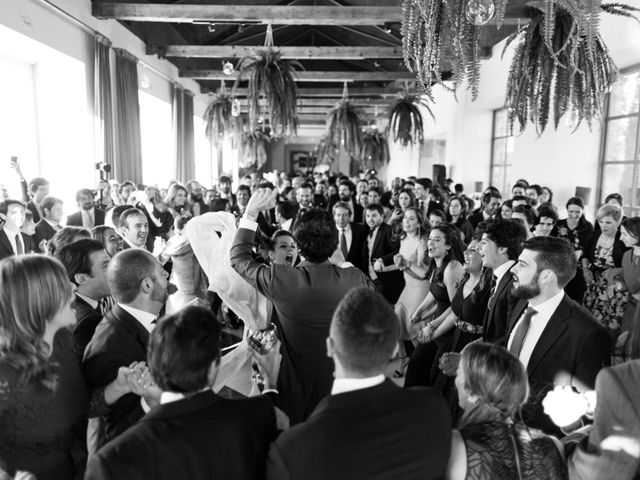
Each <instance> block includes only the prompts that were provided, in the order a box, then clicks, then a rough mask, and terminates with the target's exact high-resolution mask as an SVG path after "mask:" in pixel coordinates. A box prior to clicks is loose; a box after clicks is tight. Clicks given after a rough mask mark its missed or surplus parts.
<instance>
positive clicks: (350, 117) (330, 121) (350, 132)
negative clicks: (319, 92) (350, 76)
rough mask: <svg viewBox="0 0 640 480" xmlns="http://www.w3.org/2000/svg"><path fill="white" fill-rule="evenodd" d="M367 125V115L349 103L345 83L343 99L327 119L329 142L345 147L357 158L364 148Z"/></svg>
mask: <svg viewBox="0 0 640 480" xmlns="http://www.w3.org/2000/svg"><path fill="white" fill-rule="evenodd" d="M366 124H367V117H366V115H365V113H364V112H363V111H362V109H360V108H358V107H356V106H355V105H354V104H353V103H351V102H350V101H349V93H348V90H347V84H346V82H345V84H344V89H343V91H342V99H341V100H340V102H339V103H338V104H337V105H336V106H335V107H334V108H333V109H332V110H331V112H330V113H329V117H328V118H327V138H328V141H329V142H330V143H332V144H334V145H337V146H338V147H339V148H343V147H344V149H345V150H346V151H347V152H348V153H349V155H350V156H351V157H357V156H358V154H359V152H360V149H361V148H362V129H363V127H364V126H365V125H366Z"/></svg>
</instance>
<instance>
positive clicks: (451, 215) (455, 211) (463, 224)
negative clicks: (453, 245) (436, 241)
mask: <svg viewBox="0 0 640 480" xmlns="http://www.w3.org/2000/svg"><path fill="white" fill-rule="evenodd" d="M447 222H448V223H449V224H450V225H453V226H454V227H456V228H457V229H458V230H459V231H460V240H462V241H463V242H464V244H465V245H468V244H469V243H470V242H471V237H473V227H472V226H471V223H469V220H467V202H465V201H464V200H463V199H461V198H460V197H457V196H455V195H452V196H451V197H449V204H448V205H447Z"/></svg>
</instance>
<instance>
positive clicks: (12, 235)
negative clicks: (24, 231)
mask: <svg viewBox="0 0 640 480" xmlns="http://www.w3.org/2000/svg"><path fill="white" fill-rule="evenodd" d="M3 230H4V233H5V234H6V235H7V238H8V239H9V243H10V244H11V248H12V249H13V253H15V254H16V255H17V254H18V248H17V246H16V235H17V237H18V239H19V240H18V241H19V242H20V243H21V244H22V251H23V252H25V253H26V250H25V248H24V241H23V239H22V235H20V229H18V230H16V231H15V232H14V231H13V230H9V229H8V228H7V226H6V225H5V226H4V228H3Z"/></svg>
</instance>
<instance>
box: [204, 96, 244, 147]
mask: <svg viewBox="0 0 640 480" xmlns="http://www.w3.org/2000/svg"><path fill="white" fill-rule="evenodd" d="M232 101H233V98H232V96H231V95H230V94H228V93H227V92H226V91H225V90H224V88H222V89H221V90H220V91H219V92H218V93H216V94H214V95H212V98H211V102H210V103H209V105H208V106H207V109H206V110H205V112H204V120H205V121H206V122H207V125H206V129H205V133H206V135H207V138H209V141H210V142H211V144H212V145H220V143H222V141H223V140H224V138H225V137H226V136H229V135H235V133H236V130H237V128H238V122H237V119H236V118H235V117H233V116H232V115H231V103H232Z"/></svg>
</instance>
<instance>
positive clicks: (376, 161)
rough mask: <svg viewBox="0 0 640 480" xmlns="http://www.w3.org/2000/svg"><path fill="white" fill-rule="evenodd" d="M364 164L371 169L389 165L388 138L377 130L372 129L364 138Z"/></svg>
mask: <svg viewBox="0 0 640 480" xmlns="http://www.w3.org/2000/svg"><path fill="white" fill-rule="evenodd" d="M361 158H362V164H363V165H368V166H369V167H371V168H376V167H378V166H381V165H385V164H387V163H389V144H388V143H387V136H386V135H385V134H383V133H382V132H380V131H378V129H377V128H370V129H368V130H367V131H366V132H364V134H363V136H362V151H361Z"/></svg>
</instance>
